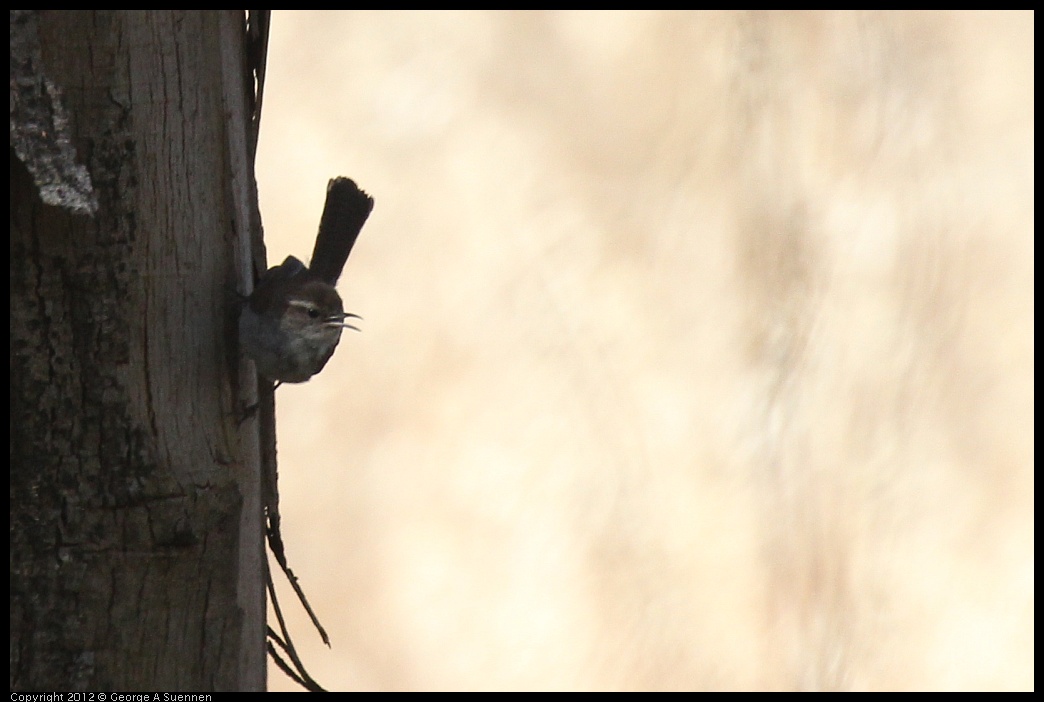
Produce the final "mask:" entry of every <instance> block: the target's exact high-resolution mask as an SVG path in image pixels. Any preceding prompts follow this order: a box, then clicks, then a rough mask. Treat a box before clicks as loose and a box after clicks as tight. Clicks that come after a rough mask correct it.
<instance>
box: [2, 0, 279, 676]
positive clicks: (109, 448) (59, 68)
mask: <svg viewBox="0 0 1044 702" xmlns="http://www.w3.org/2000/svg"><path fill="white" fill-rule="evenodd" d="M19 23H22V24H21V25H20V26H19V27H18V29H19V31H23V32H26V33H27V34H26V35H25V36H29V37H30V39H31V38H32V37H33V36H34V35H35V37H36V38H37V41H38V47H39V51H38V55H36V57H35V59H33V58H32V54H33V51H32V50H30V51H29V52H28V53H29V54H30V58H29V59H25V60H26V61H28V62H29V63H32V62H33V60H35V61H36V64H37V65H36V66H35V67H30V69H29V70H28V73H29V74H31V73H33V72H36V73H37V74H38V75H39V77H40V78H39V80H40V81H41V83H40V84H41V85H42V84H43V83H44V82H46V81H49V82H50V84H53V86H54V87H56V89H57V92H55V91H53V90H52V93H53V94H55V95H57V96H58V98H57V99H58V101H59V102H60V103H61V104H62V105H64V108H65V110H66V114H67V116H68V124H67V125H66V126H67V129H68V133H69V135H70V139H71V143H72V146H73V147H74V148H75V156H76V158H77V159H78V160H79V163H80V164H82V165H83V166H85V167H86V171H87V172H88V173H89V176H90V187H91V188H92V190H93V193H92V194H93V196H94V197H95V198H96V210H95V211H94V213H93V214H89V213H84V212H83V210H82V209H80V210H77V209H76V208H74V207H69V206H62V205H61V204H57V205H56V204H53V202H52V201H46V198H44V199H42V198H41V192H42V191H44V190H46V189H45V188H43V187H42V186H41V183H40V176H39V173H38V171H37V170H35V169H34V167H33V164H32V163H28V162H27V161H31V160H32V159H31V158H28V157H26V155H25V154H24V153H21V152H19V153H17V154H16V150H15V148H14V140H15V137H14V132H15V120H16V116H15V113H14V108H12V150H11V159H10V160H11V185H10V187H11V193H10V200H11V240H10V292H11V342H10V343H11V348H10V351H11V356H10V364H11V365H10V371H11V415H10V416H11V418H10V429H11V449H10V450H11V516H10V527H11V601H10V615H11V625H10V626H11V629H10V635H11V649H10V655H11V668H10V686H11V689H12V690H53V691H61V692H89V691H106V692H116V691H120V690H148V691H153V690H155V691H184V690H262V689H264V686H265V657H264V656H265V653H264V640H265V622H264V616H265V599H264V580H263V573H264V568H263V561H262V558H263V556H264V552H263V544H262V533H263V527H262V512H261V503H260V497H259V472H258V446H257V439H256V429H255V431H254V436H253V437H251V436H250V434H249V433H248V427H251V426H255V427H256V425H255V424H254V423H253V422H241V420H242V419H243V409H242V408H243V407H244V406H245V404H247V403H248V402H249V399H250V398H252V397H253V396H255V395H256V379H255V378H254V377H253V374H252V373H246V372H241V370H240V365H241V364H240V363H239V361H238V351H237V347H236V337H235V317H236V313H237V310H238V306H237V302H236V294H235V290H237V289H240V290H242V289H244V285H243V284H242V282H241V281H244V280H247V279H248V278H249V276H250V275H251V270H252V264H251V250H252V241H255V240H256V236H257V234H258V232H259V228H258V217H257V208H256V189H255V183H254V176H253V162H252V150H253V137H252V135H251V134H250V132H249V125H250V118H251V114H250V98H251V92H250V91H251V86H250V83H249V81H248V75H249V73H248V68H247V67H246V64H245V58H244V57H245V51H244V47H243V15H242V11H212V12H199V11H192V12H189V11H149V12H145V11H134V12H131V11H122V12H117V11H84V12H31V13H27V14H24V15H19V16H18V17H17V20H16V17H15V15H14V14H12V91H15V90H16V89H17V90H21V91H25V92H27V93H28V92H31V91H32V90H33V89H39V85H38V86H36V87H35V88H34V87H33V85H32V80H31V79H29V78H26V77H25V76H21V77H20V79H19V82H18V85H17V87H16V81H15V70H16V61H15V58H16V57H15V56H14V51H15V49H14V46H15V42H14V34H15V31H16V25H18V24H19ZM30 43H31V42H30ZM19 58H22V59H24V58H25V57H19ZM22 68H23V69H24V68H25V65H24V64H23V65H22ZM48 90H50V88H48ZM45 92H46V91H45ZM12 104H14V98H12ZM60 126H61V125H60V124H59V127H60ZM19 128H20V129H29V131H32V129H33V128H32V126H31V125H30V126H29V127H27V126H26V125H25V124H22V125H20V127H19ZM36 131H37V132H46V130H45V129H42V128H37V129H36ZM59 131H60V129H59ZM38 136H39V135H38ZM42 136H43V137H45V138H48V137H50V136H51V135H47V134H43V135H42ZM244 365H246V364H244Z"/></svg>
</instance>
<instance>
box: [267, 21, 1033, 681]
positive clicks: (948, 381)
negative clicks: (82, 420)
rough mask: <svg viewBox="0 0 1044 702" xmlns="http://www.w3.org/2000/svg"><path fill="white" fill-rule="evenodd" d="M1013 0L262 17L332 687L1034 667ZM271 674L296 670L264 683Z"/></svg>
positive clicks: (297, 395)
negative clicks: (321, 285) (329, 251)
mask: <svg viewBox="0 0 1044 702" xmlns="http://www.w3.org/2000/svg"><path fill="white" fill-rule="evenodd" d="M1033 48H1034V33H1033V16H1032V14H1029V13H1022V14H1019V13H1015V14H1007V13H985V14H970V13H969V14H945V13H928V14H876V13H871V14H856V13H841V14H806V13H755V14H741V13H723V14H719V13H692V14H690V13H666V14H663V13H657V12H639V13H620V12H613V13H588V12H581V13H574V12H556V13H522V14H516V13H463V14H455V13H420V12H396V13H387V12H322V13H317V12H276V13H275V14H274V18H273V27H272V38H271V49H270V54H269V63H268V81H267V85H266V92H265V105H264V115H263V119H262V131H261V151H260V157H259V163H258V178H259V183H260V197H261V207H262V212H263V216H264V223H265V229H266V235H267V241H268V246H269V259H270V261H279V260H282V258H283V257H284V256H285V255H287V254H289V253H293V254H296V255H298V256H300V257H307V256H308V254H309V253H310V251H311V246H312V241H313V237H314V233H315V230H316V227H317V224H318V219H319V214H320V211H321V209H322V204H323V199H324V195H325V187H326V181H327V179H328V178H330V177H332V176H335V175H346V176H350V177H352V178H354V179H356V180H357V181H358V182H359V184H360V185H361V186H362V187H363V188H364V189H366V190H367V191H368V192H370V193H371V194H372V195H373V196H374V197H375V199H376V208H375V210H374V214H373V216H372V218H371V219H370V221H369V223H368V224H367V226H366V228H365V229H364V230H363V234H362V237H361V238H360V240H359V243H358V245H357V247H356V249H355V251H354V252H353V254H352V258H351V259H350V260H349V262H348V266H347V269H346V273H345V277H344V278H343V279H342V282H341V284H340V286H339V287H340V290H341V292H342V295H343V296H344V297H345V300H346V305H347V308H348V309H349V310H351V311H353V312H356V313H358V314H361V315H362V316H363V317H364V318H365V321H364V323H363V324H362V327H363V332H362V334H355V333H353V332H348V333H346V335H345V337H344V338H343V339H342V342H341V346H340V349H339V350H338V352H337V354H336V355H335V356H334V358H333V360H332V361H331V362H330V364H329V365H328V366H327V368H326V370H325V371H324V372H323V374H322V375H321V376H319V377H318V378H316V379H314V380H313V381H312V382H310V383H308V384H306V385H300V386H284V387H283V388H281V389H280V390H279V391H278V397H277V401H278V407H279V411H278V421H279V440H280V473H281V488H282V499H283V502H282V505H283V517H284V519H283V528H284V536H285V539H286V542H287V549H288V554H289V558H290V562H291V566H292V567H293V568H294V570H295V572H296V573H297V575H298V576H300V578H301V580H302V582H303V584H304V586H305V588H306V589H307V590H308V591H309V592H310V593H311V597H312V601H313V604H314V605H315V607H316V610H317V611H318V613H319V615H320V617H321V618H322V620H323V622H324V623H325V624H326V626H327V628H328V630H329V632H330V635H331V638H332V642H333V647H332V649H329V650H328V649H326V648H325V647H324V646H322V644H321V643H320V642H319V640H318V637H317V636H315V635H314V632H313V631H312V630H311V629H310V627H309V625H308V623H307V621H306V619H305V618H304V617H303V616H301V615H300V614H299V613H298V608H297V607H295V606H294V603H293V601H292V596H291V595H290V593H289V591H288V590H287V589H286V588H281V592H282V593H283V595H282V600H283V604H284V608H285V609H287V610H291V611H292V612H293V615H292V617H291V622H292V626H293V631H294V632H296V638H297V643H298V645H299V647H300V649H301V653H302V656H303V658H304V660H305V662H306V664H307V665H308V666H309V668H310V670H311V672H312V673H313V674H314V675H315V676H316V678H317V679H318V680H319V681H320V682H322V683H323V684H324V685H326V686H328V687H330V688H333V689H378V690H403V689H405V690H427V689H470V690H475V689H567V690H568V689H645V688H648V689H750V688H755V689H787V690H789V689H899V688H903V689H905V688H913V689H921V688H949V689H969V688H1002V689H1030V688H1031V687H1032V685H1033V672H1034V671H1033V656H1034V635H1033V616H1034V598H1033V590H1034V561H1033V486H1034V481H1033V429H1032V426H1033V399H1034V394H1033V379H1034V367H1033V273H1034V271H1033V253H1034V248H1033V168H1034V159H1033V144H1034V134H1033V78H1034V75H1033ZM270 684H271V687H272V688H273V689H296V686H295V685H294V684H293V683H291V682H290V681H289V680H287V679H286V678H285V676H283V674H282V673H280V672H279V671H278V670H277V669H275V668H271V669H270Z"/></svg>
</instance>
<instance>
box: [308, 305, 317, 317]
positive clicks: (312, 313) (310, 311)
mask: <svg viewBox="0 0 1044 702" xmlns="http://www.w3.org/2000/svg"><path fill="white" fill-rule="evenodd" d="M308 316H309V317H311V318H312V319H319V310H318V309H316V308H315V307H309V308H308Z"/></svg>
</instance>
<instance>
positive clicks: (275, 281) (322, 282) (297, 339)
mask: <svg viewBox="0 0 1044 702" xmlns="http://www.w3.org/2000/svg"><path fill="white" fill-rule="evenodd" d="M372 209H373V198H371V197H370V196H369V195H367V194H366V193H364V192H363V191H362V190H360V189H359V186H357V185H356V184H355V183H354V182H353V181H351V180H350V179H348V178H334V179H333V180H331V181H330V183H329V185H328V186H327V188H326V206H325V207H324V208H323V217H322V219H321V220H320V222H319V233H318V234H317V235H316V238H315V249H314V250H313V251H312V261H311V263H310V264H309V265H308V266H305V265H304V264H303V263H301V261H299V260H298V259H296V258H294V257H293V256H287V257H286V260H285V261H283V262H282V263H281V264H279V265H278V266H275V267H273V268H269V269H268V271H267V272H266V273H265V274H264V275H263V276H261V280H259V281H258V283H257V286H256V287H255V288H254V292H253V293H252V294H251V295H250V297H248V298H247V299H246V302H245V304H244V305H243V310H242V312H241V313H240V315H239V343H240V346H241V347H242V349H243V351H244V352H245V353H246V354H247V355H248V356H250V358H252V359H254V363H255V364H257V370H258V371H259V372H260V373H261V375H263V376H265V377H266V378H268V379H270V380H275V381H279V382H282V383H303V382H305V381H306V380H308V379H309V378H311V377H312V376H313V375H315V374H316V373H318V372H319V371H321V370H322V369H323V366H325V365H326V362H327V361H329V360H330V356H332V355H333V352H334V349H336V348H337V343H338V342H339V341H340V340H341V331H342V330H343V329H344V328H345V327H347V328H349V329H355V330H356V331H358V329H357V328H356V327H353V326H352V325H351V324H348V322H347V321H346V320H347V319H348V318H350V317H354V318H356V319H359V318H360V317H359V315H357V314H348V313H345V311H344V306H343V305H342V303H341V296H340V295H338V294H337V290H336V289H335V288H334V286H335V285H336V284H337V279H338V278H339V277H340V276H341V269H343V268H344V263H345V261H347V260H348V254H349V253H351V250H352V246H353V245H354V244H355V239H356V238H357V237H358V236H359V232H360V230H362V226H363V224H364V223H365V222H366V218H367V217H369V216H370V211H371V210H372Z"/></svg>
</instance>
